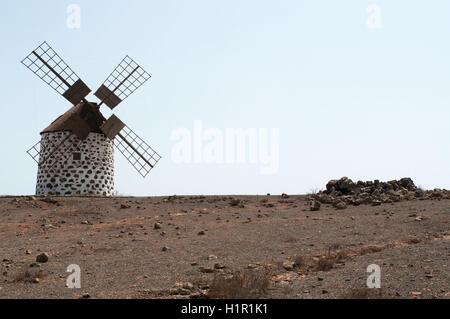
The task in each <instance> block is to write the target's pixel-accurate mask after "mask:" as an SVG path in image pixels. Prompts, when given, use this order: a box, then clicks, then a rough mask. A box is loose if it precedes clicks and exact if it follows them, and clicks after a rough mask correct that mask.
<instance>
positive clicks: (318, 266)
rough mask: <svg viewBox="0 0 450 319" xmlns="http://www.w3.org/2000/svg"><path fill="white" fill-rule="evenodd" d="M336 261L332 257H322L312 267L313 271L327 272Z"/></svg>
mask: <svg viewBox="0 0 450 319" xmlns="http://www.w3.org/2000/svg"><path fill="white" fill-rule="evenodd" d="M335 262H336V259H335V258H334V256H329V255H328V256H322V257H320V258H319V260H317V261H316V263H315V264H314V265H313V269H314V270H315V271H327V270H330V269H332V268H333V266H334V263H335Z"/></svg>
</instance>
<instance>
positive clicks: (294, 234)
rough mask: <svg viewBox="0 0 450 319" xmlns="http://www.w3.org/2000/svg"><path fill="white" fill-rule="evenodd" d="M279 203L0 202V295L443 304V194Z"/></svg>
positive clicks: (447, 217)
mask: <svg viewBox="0 0 450 319" xmlns="http://www.w3.org/2000/svg"><path fill="white" fill-rule="evenodd" d="M285 197H286V196H284V197H281V196H206V197H205V196H171V197H148V198H147V197H145V198H144V197H139V198H137V197H133V198H130V197H115V198H94V197H57V196H51V197H39V196H22V197H0V298H80V297H83V296H84V297H90V298H203V297H204V296H209V297H214V296H215V297H242V296H244V297H245V296H251V297H256V298H342V297H344V298H352V297H371V298H377V297H380V296H381V297H384V298H450V267H449V257H450V245H449V243H450V240H449V238H450V237H449V235H450V229H449V228H450V227H449V226H450V225H449V221H450V200H449V199H441V200H410V201H403V202H396V203H392V204H381V205H379V206H370V205H360V206H357V207H353V206H352V207H349V208H347V209H344V210H336V209H335V208H333V207H332V206H331V205H322V206H321V208H320V210H319V211H310V209H309V208H310V204H309V201H308V200H307V197H306V196H288V197H287V198H285ZM42 252H46V253H47V254H48V255H49V259H48V261H47V262H45V263H37V262H36V256H37V255H39V254H40V253H42ZM70 264H77V265H79V266H80V267H81V286H82V287H81V289H69V288H67V287H66V278H67V276H68V275H69V273H67V272H66V268H67V266H68V265H70ZM370 264H377V265H379V266H380V267H381V289H371V290H368V289H365V287H366V280H367V276H368V275H369V274H368V273H367V272H366V269H367V266H368V265H370ZM239 274H241V275H239ZM252 274H253V275H252ZM225 275H227V276H228V277H223V276H225ZM232 275H234V277H232ZM239 276H240V277H239ZM36 278H37V279H36ZM221 278H222V280H221ZM224 278H228V279H224ZM230 278H231V279H230ZM233 278H234V279H235V280H234V281H233ZM248 278H253V279H248ZM244 286H245V287H246V288H245V287H244ZM244 288H245V289H244Z"/></svg>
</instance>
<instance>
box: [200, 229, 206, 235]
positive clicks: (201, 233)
mask: <svg viewBox="0 0 450 319" xmlns="http://www.w3.org/2000/svg"><path fill="white" fill-rule="evenodd" d="M205 234H206V233H205V231H204V230H201V231H199V232H198V235H199V236H203V235H205Z"/></svg>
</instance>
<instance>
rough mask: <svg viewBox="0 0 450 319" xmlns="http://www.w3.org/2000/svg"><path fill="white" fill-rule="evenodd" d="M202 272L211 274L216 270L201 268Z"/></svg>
mask: <svg viewBox="0 0 450 319" xmlns="http://www.w3.org/2000/svg"><path fill="white" fill-rule="evenodd" d="M200 272H202V273H204V274H211V273H213V272H214V269H213V268H209V267H200Z"/></svg>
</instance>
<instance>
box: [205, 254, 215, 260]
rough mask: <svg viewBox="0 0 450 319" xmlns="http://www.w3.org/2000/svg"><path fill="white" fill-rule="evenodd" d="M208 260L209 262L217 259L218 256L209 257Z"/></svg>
mask: <svg viewBox="0 0 450 319" xmlns="http://www.w3.org/2000/svg"><path fill="white" fill-rule="evenodd" d="M207 259H208V260H213V259H217V256H216V255H209V256H208V258H207Z"/></svg>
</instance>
